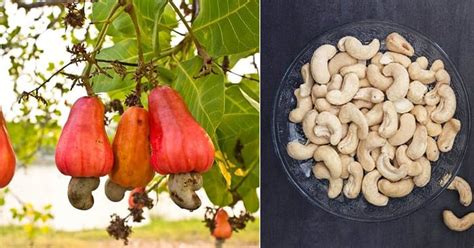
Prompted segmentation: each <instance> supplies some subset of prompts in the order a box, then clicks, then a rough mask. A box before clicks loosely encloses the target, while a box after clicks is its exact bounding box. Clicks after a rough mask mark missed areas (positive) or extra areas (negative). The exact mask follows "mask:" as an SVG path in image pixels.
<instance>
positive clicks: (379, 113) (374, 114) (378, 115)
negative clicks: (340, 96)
mask: <svg viewBox="0 0 474 248" xmlns="http://www.w3.org/2000/svg"><path fill="white" fill-rule="evenodd" d="M365 119H366V120H367V125H369V126H374V125H378V124H380V123H382V121H383V103H377V104H376V105H375V106H374V107H373V108H372V109H371V110H369V112H367V113H366V114H365Z"/></svg>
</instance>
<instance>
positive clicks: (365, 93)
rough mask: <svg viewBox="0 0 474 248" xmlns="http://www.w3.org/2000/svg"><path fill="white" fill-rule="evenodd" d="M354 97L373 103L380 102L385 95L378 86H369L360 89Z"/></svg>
mask: <svg viewBox="0 0 474 248" xmlns="http://www.w3.org/2000/svg"><path fill="white" fill-rule="evenodd" d="M354 99H356V100H364V101H367V102H372V103H380V102H383V100H384V99H385V95H384V94H383V92H382V91H381V90H379V89H377V88H373V87H367V88H361V89H359V90H358V91H357V93H356V94H355V95H354Z"/></svg>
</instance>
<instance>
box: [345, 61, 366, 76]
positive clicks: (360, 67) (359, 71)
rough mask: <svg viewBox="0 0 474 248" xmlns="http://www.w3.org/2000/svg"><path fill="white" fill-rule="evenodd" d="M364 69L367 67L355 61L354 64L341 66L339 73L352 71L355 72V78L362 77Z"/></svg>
mask: <svg viewBox="0 0 474 248" xmlns="http://www.w3.org/2000/svg"><path fill="white" fill-rule="evenodd" d="M366 71H367V67H366V66H365V65H364V64H359V63H357V64H354V65H348V66H344V67H342V68H341V70H340V74H341V75H342V76H345V75H347V74H349V73H354V74H356V76H357V78H359V79H363V78H365V76H366Z"/></svg>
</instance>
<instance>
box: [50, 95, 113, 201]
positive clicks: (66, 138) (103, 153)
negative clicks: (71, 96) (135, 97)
mask: <svg viewBox="0 0 474 248" xmlns="http://www.w3.org/2000/svg"><path fill="white" fill-rule="evenodd" d="M113 162H114V156H113V152H112V147H111V145H110V143H109V140H108V137H107V134H106V132H105V124H104V105H103V103H102V102H101V101H100V100H99V99H98V98H97V97H90V96H88V97H82V98H79V99H78V100H77V101H76V102H75V103H74V105H73V106H72V108H71V112H70V114H69V117H68V119H67V122H66V124H65V126H64V128H63V130H62V133H61V136H60V138H59V142H58V144H57V146H56V166H57V167H58V169H59V171H60V172H61V173H63V174H64V175H69V176H71V177H72V178H71V181H70V182H69V187H68V198H69V202H70V203H71V205H73V206H74V207H75V208H77V209H81V210H86V209H89V208H91V207H92V206H93V205H94V198H93V197H92V191H93V190H95V189H96V188H97V187H98V186H99V182H100V181H99V177H101V176H105V175H107V174H108V173H110V171H111V169H112V166H113Z"/></svg>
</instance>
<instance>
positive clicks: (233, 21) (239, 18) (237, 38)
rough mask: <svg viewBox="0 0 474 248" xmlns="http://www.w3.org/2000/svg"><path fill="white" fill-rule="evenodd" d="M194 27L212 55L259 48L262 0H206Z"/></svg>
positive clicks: (203, 0)
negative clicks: (259, 2) (259, 3)
mask: <svg viewBox="0 0 474 248" xmlns="http://www.w3.org/2000/svg"><path fill="white" fill-rule="evenodd" d="M193 31H194V33H195V34H196V36H197V37H198V40H199V41H200V42H201V43H202V44H203V45H204V46H205V47H206V48H207V50H208V52H209V53H210V54H211V55H212V56H222V55H230V54H235V53H243V52H246V51H251V50H255V49H256V48H258V44H259V43H258V42H259V5H258V0H219V1H214V0H202V1H201V10H200V13H199V15H198V17H197V18H196V20H195V21H194V23H193Z"/></svg>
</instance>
